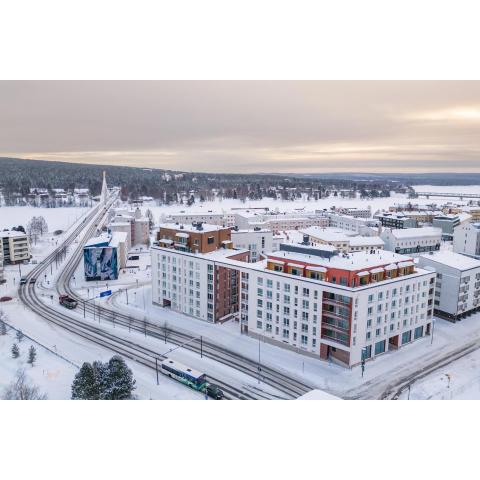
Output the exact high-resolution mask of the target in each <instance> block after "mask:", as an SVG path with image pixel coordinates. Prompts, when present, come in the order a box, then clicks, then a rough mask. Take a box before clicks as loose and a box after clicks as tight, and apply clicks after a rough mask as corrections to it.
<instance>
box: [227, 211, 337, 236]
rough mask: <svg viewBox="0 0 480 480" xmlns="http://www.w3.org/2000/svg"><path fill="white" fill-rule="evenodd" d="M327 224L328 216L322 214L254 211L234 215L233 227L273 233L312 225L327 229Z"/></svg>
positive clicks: (328, 222)
mask: <svg viewBox="0 0 480 480" xmlns="http://www.w3.org/2000/svg"><path fill="white" fill-rule="evenodd" d="M329 224H330V220H329V218H328V216H326V215H324V214H323V213H321V214H317V213H313V212H293V213H258V212H256V211H254V210H252V211H249V210H247V211H242V212H241V213H238V212H237V213H235V225H236V226H237V227H238V228H240V229H242V230H248V229H252V228H255V227H257V228H264V229H267V230H272V231H273V232H282V231H285V230H299V229H301V228H307V227H310V226H312V225H318V226H321V227H328V226H329Z"/></svg>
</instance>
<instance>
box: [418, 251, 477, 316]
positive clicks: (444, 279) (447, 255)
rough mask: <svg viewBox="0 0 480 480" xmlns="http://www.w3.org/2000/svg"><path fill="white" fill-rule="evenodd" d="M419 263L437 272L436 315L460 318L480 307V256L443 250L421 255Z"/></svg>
mask: <svg viewBox="0 0 480 480" xmlns="http://www.w3.org/2000/svg"><path fill="white" fill-rule="evenodd" d="M419 266H420V267H422V268H425V269H430V270H432V271H435V272H436V276H437V277H436V286H435V302H434V305H435V314H436V315H438V316H441V317H444V318H446V319H448V320H452V321H456V320H459V319H461V318H463V317H465V316H466V315H468V314H470V313H473V312H475V311H477V310H478V309H479V307H480V260H477V259H474V258H471V257H467V256H466V255H462V254H460V253H455V252H451V251H440V252H431V253H430V254H428V255H422V256H420V257H419Z"/></svg>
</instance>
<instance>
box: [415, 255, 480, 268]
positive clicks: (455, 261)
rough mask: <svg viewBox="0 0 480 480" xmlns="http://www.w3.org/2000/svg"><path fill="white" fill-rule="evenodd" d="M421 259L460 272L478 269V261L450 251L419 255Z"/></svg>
mask: <svg viewBox="0 0 480 480" xmlns="http://www.w3.org/2000/svg"><path fill="white" fill-rule="evenodd" d="M421 257H422V258H426V259H427V260H431V261H432V262H436V263H441V264H442V265H446V266H447V267H451V268H455V269H457V270H462V271H463V270H471V269H472V268H480V260H477V259H475V258H472V257H467V256H466V255H462V254H461V253H455V252H451V251H450V250H439V251H438V252H432V253H431V255H421Z"/></svg>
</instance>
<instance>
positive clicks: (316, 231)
mask: <svg viewBox="0 0 480 480" xmlns="http://www.w3.org/2000/svg"><path fill="white" fill-rule="evenodd" d="M300 232H301V233H302V234H303V235H305V236H306V238H304V240H305V241H306V242H310V243H311V244H312V245H314V246H317V245H332V246H333V247H335V248H336V249H337V250H338V251H340V252H361V251H367V250H375V249H383V247H384V241H383V240H382V239H381V238H380V237H374V236H362V235H358V234H357V233H356V232H349V231H347V230H342V229H339V228H333V227H328V228H320V227H309V228H305V229H302V230H300Z"/></svg>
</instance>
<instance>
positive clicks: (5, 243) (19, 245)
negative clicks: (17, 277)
mask: <svg viewBox="0 0 480 480" xmlns="http://www.w3.org/2000/svg"><path fill="white" fill-rule="evenodd" d="M0 250H1V251H2V253H3V262H4V263H5V264H8V263H19V262H24V261H25V260H30V258H32V256H31V254H30V242H29V240H28V235H27V234H26V233H23V232H17V231H14V230H9V231H5V232H0Z"/></svg>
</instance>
